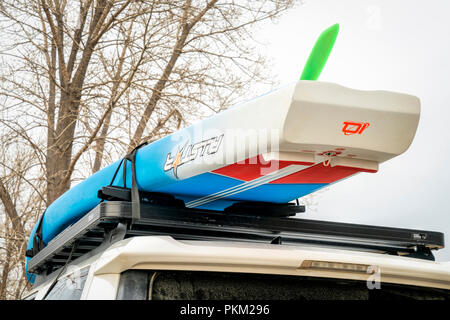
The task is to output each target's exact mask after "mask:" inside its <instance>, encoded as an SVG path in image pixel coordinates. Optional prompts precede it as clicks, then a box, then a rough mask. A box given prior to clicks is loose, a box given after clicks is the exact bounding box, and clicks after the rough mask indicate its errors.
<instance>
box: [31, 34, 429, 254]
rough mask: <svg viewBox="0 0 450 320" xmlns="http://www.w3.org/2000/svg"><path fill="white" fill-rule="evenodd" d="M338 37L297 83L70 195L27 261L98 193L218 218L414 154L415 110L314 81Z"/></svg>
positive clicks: (162, 144) (401, 98)
mask: <svg viewBox="0 0 450 320" xmlns="http://www.w3.org/2000/svg"><path fill="white" fill-rule="evenodd" d="M337 31H338V26H337V25H335V26H333V27H331V28H329V29H327V30H326V31H325V32H324V33H323V34H322V35H321V37H320V38H319V40H318V42H317V43H316V46H315V47H314V49H313V51H312V53H311V55H310V57H309V58H308V62H307V65H306V67H305V69H304V71H303V73H302V77H301V80H299V81H298V82H295V83H292V84H289V85H286V86H284V87H282V88H280V89H278V90H275V91H272V92H270V93H267V94H265V95H263V96H260V97H258V98H256V99H253V100H251V101H249V102H246V103H243V104H241V105H238V106H236V107H233V108H231V109H229V110H226V111H224V112H221V113H219V114H217V115H215V116H213V117H211V118H209V119H206V120H203V121H200V122H198V123H197V124H194V125H192V126H190V127H188V128H185V129H182V130H180V131H178V132H175V133H173V134H171V135H169V136H166V137H165V138H162V139H160V140H158V141H155V142H153V143H151V144H148V145H144V146H142V147H141V148H139V149H137V150H136V151H135V152H134V153H133V154H132V155H131V156H130V157H128V159H129V160H133V161H117V162H115V163H113V164H111V165H110V166H108V167H106V168H104V169H103V170H101V171H99V172H97V173H96V174H94V175H92V176H90V177H89V178H87V179H86V180H84V181H83V182H80V183H79V184H77V185H76V186H74V187H73V188H71V189H70V190H68V191H67V192H66V193H64V194H63V195H62V196H61V197H59V198H58V199H57V200H55V201H54V202H53V203H52V204H51V205H50V206H49V207H48V208H47V210H46V212H45V214H44V215H43V216H42V217H41V219H40V220H39V222H38V223H37V224H36V226H35V228H34V229H33V232H32V234H31V237H30V240H29V244H28V249H29V251H28V253H29V254H28V256H29V257H30V256H33V254H35V253H36V252H37V251H39V250H40V249H42V248H43V247H44V246H45V245H46V244H47V243H48V242H49V241H50V240H52V239H53V238H54V237H55V236H56V235H58V234H59V233H60V232H61V231H62V230H64V229H65V228H67V227H68V226H70V225H71V224H73V223H75V222H76V221H78V220H79V219H80V218H82V217H83V216H84V215H85V214H86V213H87V212H89V211H90V210H92V209H93V208H94V207H95V206H96V205H98V203H99V202H100V199H99V197H98V192H99V190H102V188H104V187H105V186H117V187H122V188H131V187H132V186H133V185H134V186H135V188H134V190H139V191H141V192H156V193H164V194H169V195H172V196H174V197H175V198H176V199H179V200H182V201H183V202H184V204H185V206H186V207H187V208H195V209H208V210H217V211H223V210H225V209H226V208H228V207H230V206H231V205H233V204H234V203H239V202H248V201H251V202H266V203H275V204H281V203H287V202H289V201H292V200H294V199H297V198H300V197H302V196H305V195H307V194H310V193H311V192H314V191H316V190H318V189H320V188H323V187H326V186H328V185H330V184H332V183H335V182H337V181H339V180H342V179H345V178H348V177H350V176H353V175H355V174H358V173H360V172H369V173H373V172H377V171H378V165H379V164H380V163H382V162H384V161H386V160H389V159H391V158H393V157H395V156H397V155H399V154H401V153H403V152H404V151H405V150H406V149H407V148H408V147H409V145H410V144H411V142H412V140H413V138H414V135H415V132H416V129H417V125H418V121H419V113H420V102H419V99H418V98H416V97H414V96H410V95H406V94H400V93H393V92H387V91H360V90H353V89H349V88H345V87H343V86H340V85H337V84H333V83H326V82H317V81H313V80H316V79H317V77H318V76H319V74H320V71H321V70H322V67H323V65H324V64H325V62H326V60H327V58H328V55H329V52H330V50H331V48H332V46H333V43H334V41H335V39H336V35H337ZM133 166H134V170H133V168H132V167H133ZM128 191H129V190H128ZM133 192H134V191H133V190H132V192H131V193H132V195H131V197H135V196H136V195H135V194H133ZM104 199H105V198H104ZM138 202H139V201H138Z"/></svg>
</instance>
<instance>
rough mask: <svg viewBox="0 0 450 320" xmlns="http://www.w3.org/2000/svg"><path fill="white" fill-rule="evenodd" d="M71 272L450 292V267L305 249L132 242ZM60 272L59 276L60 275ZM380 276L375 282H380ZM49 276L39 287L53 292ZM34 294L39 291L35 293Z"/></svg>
mask: <svg viewBox="0 0 450 320" xmlns="http://www.w3.org/2000/svg"><path fill="white" fill-rule="evenodd" d="M70 265H71V266H72V268H71V270H72V271H73V270H74V268H75V269H76V268H80V269H81V268H83V267H85V266H86V265H91V270H90V271H91V272H92V274H93V275H94V276H101V275H108V274H120V273H122V272H124V271H126V270H130V269H139V270H180V271H181V270H185V271H212V272H239V273H259V274H279V275H294V276H295V275H297V276H308V277H321V278H334V279H348V280H361V281H368V280H371V279H372V280H379V281H381V283H394V284H401V285H411V286H421V287H428V288H440V289H447V290H448V289H450V263H449V262H435V261H429V260H423V259H415V258H410V257H409V258H407V257H401V256H394V255H387V254H380V253H372V252H363V251H357V250H348V249H338V248H332V247H327V246H320V245H316V244H314V245H311V244H299V245H284V244H264V243H249V242H232V241H226V242H220V241H203V240H202V241H199V240H189V241H181V240H175V239H173V238H172V237H170V236H141V237H132V238H128V239H125V240H122V241H119V242H116V243H114V244H113V245H111V246H110V247H109V248H107V249H106V250H104V251H103V252H101V253H99V254H97V255H96V256H94V257H91V258H90V259H88V260H84V261H82V262H81V263H79V264H77V261H76V260H75V261H74V262H73V263H71V264H70ZM55 273H58V272H55ZM374 276H375V278H374ZM51 278H54V277H49V279H48V280H46V281H45V282H44V283H42V284H41V285H39V287H37V288H36V290H39V288H43V287H48V286H49V283H51V282H52V281H53V280H52V279H51ZM33 291H34V290H33Z"/></svg>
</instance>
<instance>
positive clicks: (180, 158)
mask: <svg viewBox="0 0 450 320" xmlns="http://www.w3.org/2000/svg"><path fill="white" fill-rule="evenodd" d="M222 140H223V134H221V135H219V136H216V137H212V138H210V139H207V140H203V141H201V142H197V143H194V144H189V141H188V142H186V143H185V144H184V146H183V147H181V148H180V147H178V151H177V152H176V154H175V155H173V156H172V152H169V153H168V154H167V157H166V162H165V163H164V171H169V170H173V174H174V175H175V177H176V178H177V179H178V173H177V170H178V168H179V167H180V166H182V165H184V164H186V163H189V162H191V161H194V160H195V159H197V158H201V157H204V156H206V155H212V154H215V153H216V152H217V151H218V150H219V147H220V145H221V143H222Z"/></svg>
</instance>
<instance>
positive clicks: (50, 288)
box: [42, 241, 78, 300]
mask: <svg viewBox="0 0 450 320" xmlns="http://www.w3.org/2000/svg"><path fill="white" fill-rule="evenodd" d="M77 248H78V241H75V242H74V244H73V245H72V249H71V250H70V254H69V257H68V258H67V260H66V263H65V264H64V266H62V267H61V269H60V270H59V273H58V275H57V276H56V277H55V279H54V280H53V282H52V284H51V285H50V286H49V287H48V289H47V291H46V292H45V294H44V296H43V297H42V300H45V299H46V298H47V296H48V294H49V293H50V291H52V289H53V288H54V287H55V285H56V282H57V281H58V279H59V277H60V276H61V275H62V274H63V272H64V271H65V270H66V268H67V265H68V264H69V263H70V261H71V260H72V256H73V253H74V252H75V251H76V250H77Z"/></svg>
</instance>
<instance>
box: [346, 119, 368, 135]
mask: <svg viewBox="0 0 450 320" xmlns="http://www.w3.org/2000/svg"><path fill="white" fill-rule="evenodd" d="M368 126H370V123H369V122H352V121H344V127H343V128H342V132H343V133H344V134H345V135H346V136H349V135H352V134H355V133H357V134H361V133H363V131H364V130H365V129H366V128H367V127H368Z"/></svg>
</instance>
